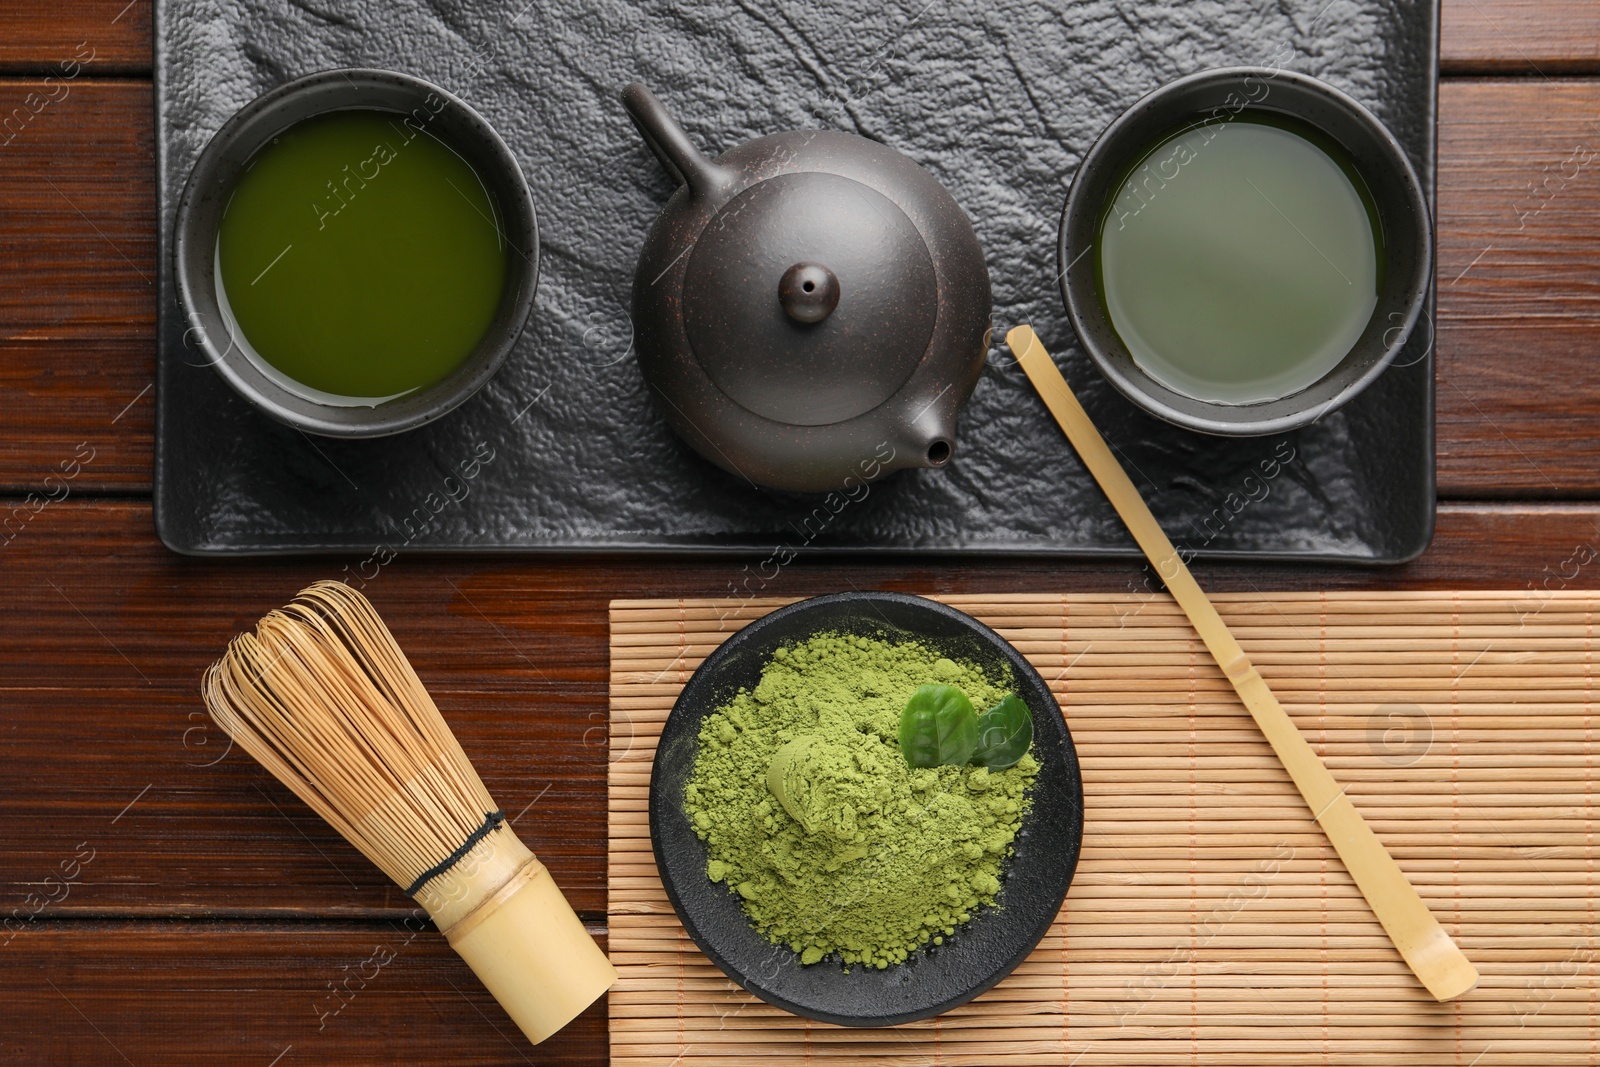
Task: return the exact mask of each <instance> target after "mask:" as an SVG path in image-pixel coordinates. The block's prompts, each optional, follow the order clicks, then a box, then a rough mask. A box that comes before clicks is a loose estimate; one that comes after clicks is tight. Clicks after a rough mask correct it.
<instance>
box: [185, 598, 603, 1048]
mask: <svg viewBox="0 0 1600 1067" xmlns="http://www.w3.org/2000/svg"><path fill="white" fill-rule="evenodd" d="M202 692H203V694H204V696H205V702H206V707H207V708H208V709H209V711H210V712H211V717H212V718H213V719H214V720H216V722H217V724H218V725H219V726H221V727H222V729H223V730H225V731H226V732H227V733H228V734H229V735H230V736H231V737H232V738H233V739H234V741H235V742H237V743H238V745H239V747H241V748H243V749H244V750H245V751H246V752H248V753H249V754H250V755H251V756H253V757H255V759H256V760H257V761H258V762H259V763H260V764H261V765H262V766H263V767H265V768H266V769H267V770H268V771H271V772H272V774H273V776H274V777H275V778H277V779H278V780H279V781H281V782H282V783H283V784H284V785H286V786H288V787H289V788H290V789H291V790H293V791H294V793H295V795H296V796H298V797H299V798H300V799H301V800H303V801H305V802H306V803H307V804H309V805H310V806H311V808H312V810H314V811H315V812H316V813H317V814H318V815H320V816H322V818H323V819H324V820H326V821H327V823H328V825H330V826H332V827H333V828H334V829H335V830H338V831H339V833H341V834H342V835H344V837H345V839H346V840H348V841H349V842H350V843H351V844H352V845H354V846H355V847H356V848H357V849H359V850H360V851H361V854H362V855H364V856H366V857H367V858H368V859H369V860H371V861H372V862H373V863H375V864H377V865H378V867H379V868H380V869H382V871H383V872H384V873H385V874H387V875H388V876H389V877H390V878H392V879H394V881H395V883H396V884H398V885H399V886H401V887H402V888H404V889H405V891H406V892H407V893H408V894H409V895H411V896H413V897H414V898H415V899H416V901H417V903H419V904H421V905H422V906H423V907H424V908H425V909H427V911H428V914H429V915H430V916H431V917H432V918H433V920H434V922H435V923H436V924H437V925H438V927H439V929H440V931H442V932H443V933H444V935H445V936H446V938H448V939H449V941H450V944H451V946H452V947H453V948H455V950H456V951H457V952H458V953H460V954H461V956H462V958H464V959H465V960H466V961H467V963H468V964H469V965H470V966H471V967H472V969H473V970H474V971H475V972H477V974H478V977H479V978H481V979H482V980H483V983H484V985H485V986H487V987H488V989H489V991H490V992H491V993H493V994H494V995H495V998H496V999H497V1000H499V1001H500V1003H501V1005H502V1006H503V1007H504V1008H505V1009H506V1012H507V1014H509V1015H510V1016H511V1018H512V1019H513V1020H514V1021H515V1022H516V1023H517V1025H518V1026H520V1027H521V1028H522V1031H523V1032H524V1033H525V1034H527V1036H528V1039H529V1040H531V1041H533V1042H534V1043H535V1044H537V1043H538V1042H540V1041H543V1040H544V1039H545V1038H547V1037H549V1036H550V1035H551V1034H553V1033H555V1032H556V1031H557V1030H559V1029H560V1028H561V1027H562V1026H564V1025H566V1024H567V1023H568V1022H569V1021H571V1019H572V1018H573V1017H574V1016H576V1015H577V1014H578V1013H579V1012H581V1011H582V1010H583V1009H584V1008H585V1007H587V1006H588V1005H589V1004H590V1003H591V1002H593V1001H594V1000H595V999H596V998H597V997H599V996H600V995H601V994H602V993H604V992H605V991H606V990H607V989H609V988H610V987H611V985H612V984H613V983H614V982H615V981H616V972H615V971H614V970H613V969H612V967H611V964H610V962H609V961H608V960H607V959H606V957H605V955H604V954H603V953H602V952H601V951H600V948H599V946H597V945H596V944H595V943H594V941H593V939H592V938H590V937H589V935H588V932H587V931H585V930H584V928H583V924H582V923H580V922H579V921H578V918H577V916H576V915H575V914H573V911H572V908H571V906H570V905H569V904H568V903H567V901H566V898H565V897H564V896H562V894H561V890H560V889H559V888H557V886H556V885H555V883H554V881H553V880H552V879H551V878H550V874H549V872H548V871H547V870H546V869H545V867H544V865H543V864H542V863H540V862H539V861H538V859H537V858H535V857H534V855H533V853H532V852H530V851H529V850H528V848H527V846H525V845H524V844H523V843H522V842H521V841H520V840H519V839H518V838H517V836H516V834H515V832H514V831H513V830H512V829H511V827H510V826H508V825H506V823H505V821H504V815H503V814H502V813H501V812H500V811H499V810H498V809H497V808H496V806H495V803H494V801H493V800H492V799H491V798H490V796H489V791H488V790H487V789H486V788H484V785H483V780H482V779H481V778H479V777H478V772H477V771H476V770H474V769H473V767H472V764H471V762H469V761H468V759H467V756H466V753H464V752H463V751H462V750H461V745H460V744H459V743H458V742H457V741H456V738H455V735H454V734H452V733H451V732H450V727H449V726H447V725H446V724H445V721H444V718H443V716H441V715H440V714H439V709H438V708H437V707H435V706H434V703H433V699H432V698H431V697H430V696H429V695H428V692H427V690H426V689H424V688H423V686H422V682H421V681H420V680H419V679H418V678H417V675H416V672H415V671H413V670H412V669H411V664H410V663H409V662H407V660H406V657H405V654H404V653H403V652H401V651H400V646H399V645H397V644H396V643H395V640H394V638H393V636H391V635H390V633H389V630H388V627H386V626H384V624H383V620H382V619H381V618H379V617H378V614H377V612H376V611H375V610H373V607H372V605H371V604H370V603H368V601H367V599H366V598H365V597H364V596H362V595H361V594H360V593H358V592H356V591H355V590H354V589H351V588H350V587H349V586H346V585H344V584H342V583H340V582H331V581H325V582H318V583H317V584H315V585H313V586H311V587H309V588H308V589H305V590H303V591H302V592H301V593H300V595H299V596H298V597H296V598H295V600H294V601H293V603H291V604H289V605H288V606H286V607H284V608H281V609H279V610H277V611H274V612H272V613H270V614H269V615H267V616H266V618H264V619H262V620H261V622H260V624H259V625H258V626H257V627H256V631H255V633H253V634H252V633H244V634H240V635H239V636H238V637H236V638H234V640H233V641H232V643H230V644H229V646H228V651H227V653H226V654H225V655H224V656H223V657H222V659H220V660H218V661H217V662H216V663H214V664H212V665H211V667H210V668H208V669H207V670H206V673H205V678H204V680H203V682H202Z"/></svg>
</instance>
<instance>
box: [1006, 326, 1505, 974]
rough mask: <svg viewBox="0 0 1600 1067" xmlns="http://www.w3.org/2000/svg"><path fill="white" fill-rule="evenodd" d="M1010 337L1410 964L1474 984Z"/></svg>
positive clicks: (1031, 340) (1083, 419) (1031, 344)
mask: <svg viewBox="0 0 1600 1067" xmlns="http://www.w3.org/2000/svg"><path fill="white" fill-rule="evenodd" d="M1006 343H1007V344H1009V345H1010V346H1011V351H1013V352H1014V353H1016V356H1017V361H1018V362H1019V363H1021V364H1022V369H1023V370H1024V371H1026V372H1027V375H1028V379H1029V380H1030V381H1032V382H1033V387H1034V388H1035V389H1037V390H1038V391H1039V396H1040V398H1041V399H1043V400H1044V402H1045V406H1046V407H1048V408H1049V409H1050V413H1051V414H1052V415H1054V416H1055V419H1056V422H1058V423H1060V424H1061V429H1062V430H1064V431H1065V432H1066V435H1067V439H1068V440H1069V441H1071V442H1072V447H1073V448H1075V449H1076V450H1077V452H1078V455H1079V456H1080V457H1081V458H1082V459H1083V462H1084V464H1085V465H1086V466H1087V467H1088V468H1089V473H1090V474H1092V475H1094V479H1095V481H1097V482H1099V483H1100V488H1101V489H1102V490H1104V492H1105V494H1106V496H1107V497H1109V498H1110V499H1111V506H1112V507H1114V508H1116V509H1117V514H1118V515H1120V516H1122V521H1123V522H1124V523H1126V524H1127V526H1128V530H1129V531H1130V532H1131V533H1132V534H1133V539H1134V540H1135V541H1137V542H1139V547H1140V548H1141V549H1143V550H1144V554H1145V556H1146V557H1147V558H1148V559H1149V560H1150V564H1151V566H1153V567H1155V569H1156V573H1158V574H1159V575H1160V576H1161V580H1162V581H1164V582H1165V583H1166V585H1167V590H1168V592H1170V593H1171V594H1172V597H1173V599H1174V600H1176V601H1177V602H1178V606H1179V607H1181V608H1182V609H1183V613H1184V614H1185V615H1187V616H1188V617H1189V622H1190V623H1192V624H1193V625H1194V628H1195V630H1196V631H1198V632H1199V634H1200V639H1201V640H1202V641H1204V642H1205V645H1206V648H1208V649H1209V650H1210V651H1211V655H1212V657H1213V658H1214V659H1215V660H1216V661H1217V665H1218V666H1220V667H1221V668H1222V673H1223V674H1225V675H1227V676H1228V681H1230V682H1232V683H1233V688H1234V690H1235V691H1236V692H1237V693H1238V694H1239V699H1240V700H1242V701H1244V706H1245V707H1246V708H1248V709H1249V711H1250V715H1251V717H1252V718H1254V719H1255V721H1256V725H1257V726H1259V727H1260V728H1261V732H1262V733H1263V734H1265V735H1266V738H1267V741H1268V742H1269V743H1270V744H1271V745H1272V750H1273V751H1274V752H1276V753H1277V754H1278V759H1279V760H1281V761H1282V763H1283V766H1284V769H1286V770H1287V771H1288V772H1289V777H1291V778H1293V779H1294V784H1295V787H1296V788H1298V789H1299V790H1300V795H1301V796H1302V797H1304V798H1305V801H1306V803H1307V804H1308V805H1310V807H1311V810H1312V812H1313V813H1314V815H1315V818H1316V820H1317V822H1318V823H1319V824H1321V826H1322V829H1323V832H1324V833H1326V834H1327V835H1328V840H1329V841H1331V842H1332V843H1333V847H1334V849H1335V850H1337V851H1338V853H1339V858H1340V859H1341V860H1343V861H1344V865H1345V869H1346V870H1348V871H1349V872H1350V877H1351V878H1353V879H1355V883H1356V885H1357V886H1358V887H1360V889H1361V895H1362V896H1364V897H1366V898H1367V904H1368V905H1369V906H1371V908H1372V910H1373V913H1374V914H1376V915H1377V917H1378V921H1379V922H1380V923H1382V924H1383V929H1384V931H1385V932H1386V933H1388V935H1389V939H1390V940H1391V941H1393V942H1394V947H1395V948H1397V949H1399V950H1400V955H1401V956H1403V957H1404V958H1405V961H1406V964H1407V965H1408V966H1410V968H1411V970H1412V971H1413V972H1414V973H1415V974H1416V976H1417V977H1418V978H1419V979H1420V980H1421V981H1422V984H1423V985H1424V986H1426V987H1427V989H1428V992H1429V993H1432V994H1433V996H1434V999H1436V1000H1441V1001H1443V1000H1453V999H1454V998H1456V997H1459V996H1460V995H1461V994H1463V993H1465V992H1467V991H1468V990H1470V989H1471V988H1472V987H1473V986H1475V985H1477V984H1478V971H1477V968H1475V967H1473V965H1472V963H1471V962H1470V961H1469V960H1468V959H1467V957H1466V956H1465V955H1463V954H1462V952H1461V949H1460V948H1458V947H1456V943H1455V942H1454V941H1452V940H1451V939H1450V935H1449V934H1447V933H1445V932H1444V929H1443V928H1442V927H1441V926H1440V925H1439V922H1438V920H1437V919H1435V918H1434V917H1433V913H1432V912H1430V911H1429V910H1428V906H1427V905H1426V904H1424V903H1423V902H1422V898H1421V897H1419V896H1418V895H1417V891H1416V889H1415V888H1413V887H1412V885H1411V883H1410V882H1409V881H1407V880H1406V876H1405V873H1404V872H1403V871H1401V870H1400V867H1399V866H1398V865H1397V864H1396V863H1395V861H1394V858H1393V857H1392V856H1390V855H1389V852H1388V850H1387V849H1385V848H1384V847H1383V842H1381V841H1379V840H1378V838H1377V837H1376V836H1375V835H1374V834H1373V832H1372V828H1371V827H1369V826H1368V825H1367V822H1366V820H1365V819H1363V818H1362V817H1361V813H1360V812H1358V811H1357V810H1356V809H1355V805H1353V804H1352V803H1350V798H1349V797H1347V796H1345V793H1344V788H1343V787H1342V786H1340V785H1339V783H1338V782H1337V781H1335V780H1334V777H1333V775H1332V774H1330V773H1328V768H1327V767H1326V766H1324V765H1323V763H1322V760H1321V759H1320V758H1319V757H1318V756H1317V753H1316V752H1315V750H1313V749H1312V747H1311V746H1310V744H1308V743H1307V742H1306V739H1305V738H1304V737H1302V736H1301V734H1300V731H1299V729H1298V728H1297V727H1296V726H1295V724H1294V722H1293V720H1291V719H1290V718H1289V716H1288V713H1286V712H1285V711H1284V710H1283V706H1282V705H1281V704H1279V703H1278V698H1277V697H1275V696H1273V695H1272V690H1270V689H1268V688H1267V683H1266V682H1265V681H1263V680H1262V678H1261V675H1260V674H1258V673H1256V669H1255V667H1253V666H1252V665H1251V663H1250V660H1249V658H1248V657H1247V656H1246V655H1245V654H1244V650H1243V649H1242V648H1240V647H1239V642H1238V641H1236V640H1234V637H1233V634H1232V633H1230V632H1229V631H1228V627H1227V624H1226V623H1224V622H1223V621H1222V617H1221V616H1220V615H1218V614H1217V609H1216V608H1214V607H1212V606H1211V601H1210V600H1209V599H1207V597H1206V595H1205V593H1204V592H1203V591H1201V589H1200V586H1199V585H1198V584H1197V583H1196V582H1195V580H1194V576H1193V575H1191V574H1190V573H1189V568H1188V567H1186V566H1185V565H1184V562H1183V559H1182V558H1181V557H1180V556H1179V555H1178V552H1177V549H1175V548H1173V546H1172V542H1171V541H1169V540H1168V539H1167V535H1166V534H1164V533H1162V532H1161V527H1160V525H1158V524H1157V522H1156V519H1155V516H1154V515H1152V514H1151V513H1150V509H1149V508H1148V507H1146V506H1145V502H1144V500H1143V498H1141V497H1140V496H1139V491H1138V490H1137V489H1135V488H1134V486H1133V482H1132V481H1130V480H1129V479H1128V475H1127V472H1126V471H1124V470H1123V469H1122V465H1121V464H1119V463H1118V462H1117V460H1116V457H1114V456H1113V455H1112V454H1111V449H1110V448H1109V447H1107V445H1106V442H1105V439H1104V438H1102V437H1101V436H1100V431H1098V430H1096V429H1095V427H1094V423H1092V422H1090V421H1089V416H1088V414H1087V413H1086V412H1085V411H1084V410H1083V406H1082V405H1081V404H1079V403H1078V398H1077V397H1076V396H1074V395H1073V393H1072V389H1071V387H1070V386H1068V385H1067V382H1066V379H1065V378H1063V377H1062V376H1061V372H1060V371H1059V370H1057V369H1056V365H1055V363H1054V362H1053V361H1052V360H1051V358H1050V354H1049V353H1048V352H1046V351H1045V350H1044V345H1042V344H1040V343H1039V337H1038V335H1037V334H1035V333H1034V332H1033V328H1032V327H1029V326H1018V327H1016V328H1015V329H1013V330H1012V331H1011V332H1010V333H1008V334H1006Z"/></svg>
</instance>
